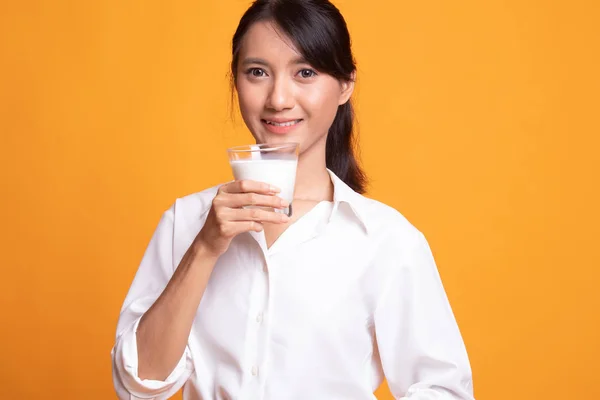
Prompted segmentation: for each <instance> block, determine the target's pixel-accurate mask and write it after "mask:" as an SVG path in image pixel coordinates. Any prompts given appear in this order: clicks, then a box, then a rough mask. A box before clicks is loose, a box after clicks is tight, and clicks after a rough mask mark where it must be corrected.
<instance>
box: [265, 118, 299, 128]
mask: <svg viewBox="0 0 600 400" xmlns="http://www.w3.org/2000/svg"><path fill="white" fill-rule="evenodd" d="M301 121H302V120H301V119H296V120H292V121H286V122H275V121H269V120H266V119H263V122H264V123H266V124H267V125H273V126H293V125H296V124H298V123H300V122H301Z"/></svg>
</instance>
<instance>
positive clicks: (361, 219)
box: [327, 168, 369, 233]
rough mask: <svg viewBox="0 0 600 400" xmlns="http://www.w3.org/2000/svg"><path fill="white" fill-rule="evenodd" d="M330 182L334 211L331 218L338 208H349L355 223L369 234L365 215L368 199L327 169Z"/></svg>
mask: <svg viewBox="0 0 600 400" xmlns="http://www.w3.org/2000/svg"><path fill="white" fill-rule="evenodd" d="M327 172H329V176H330V177H331V182H332V183H333V203H334V209H333V212H332V213H331V217H330V220H331V218H334V217H335V215H336V214H337V213H338V212H339V211H340V210H339V207H340V206H341V205H342V204H344V205H346V206H347V207H349V208H350V211H351V212H352V213H353V214H354V217H355V218H356V220H357V222H358V223H359V224H360V225H361V226H362V227H363V229H364V230H365V232H366V233H369V224H368V219H367V218H366V215H367V207H368V203H369V199H367V198H366V197H364V196H362V195H361V194H360V193H357V192H355V191H354V190H353V189H352V188H351V187H350V186H348V185H347V184H346V183H345V182H344V181H342V180H341V179H340V178H338V177H337V175H336V174H335V173H334V172H333V171H331V170H330V169H329V168H327Z"/></svg>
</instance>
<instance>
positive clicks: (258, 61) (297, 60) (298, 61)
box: [242, 57, 310, 67]
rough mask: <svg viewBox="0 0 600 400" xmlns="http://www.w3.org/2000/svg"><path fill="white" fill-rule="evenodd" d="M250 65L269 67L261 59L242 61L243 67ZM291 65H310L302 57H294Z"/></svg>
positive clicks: (251, 58) (253, 58)
mask: <svg viewBox="0 0 600 400" xmlns="http://www.w3.org/2000/svg"><path fill="white" fill-rule="evenodd" d="M250 64H255V65H262V66H265V67H268V66H269V63H268V62H266V61H265V60H263V59H262V58H256V57H248V58H245V59H244V60H243V61H242V65H243V66H246V65H250ZM291 64H294V65H298V64H310V63H309V62H308V61H306V58H304V57H296V58H294V59H293V60H292V62H291Z"/></svg>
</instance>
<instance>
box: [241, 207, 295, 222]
mask: <svg viewBox="0 0 600 400" xmlns="http://www.w3.org/2000/svg"><path fill="white" fill-rule="evenodd" d="M231 217H232V219H233V220H234V221H257V222H261V223H265V222H270V223H273V224H283V223H286V222H289V221H290V217H288V216H287V215H285V214H280V213H276V212H273V211H267V210H261V209H259V208H252V209H243V210H235V212H234V213H232V214H231Z"/></svg>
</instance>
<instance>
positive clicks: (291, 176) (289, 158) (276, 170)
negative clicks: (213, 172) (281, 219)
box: [227, 143, 299, 216]
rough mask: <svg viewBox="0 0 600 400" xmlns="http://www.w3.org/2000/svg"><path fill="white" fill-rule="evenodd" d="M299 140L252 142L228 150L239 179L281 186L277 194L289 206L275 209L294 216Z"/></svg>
mask: <svg viewBox="0 0 600 400" xmlns="http://www.w3.org/2000/svg"><path fill="white" fill-rule="evenodd" d="M298 148H299V145H298V143H281V144H273V145H269V144H250V145H245V146H237V147H231V148H229V149H227V154H228V155H229V164H230V165H231V169H232V171H233V176H234V177H235V179H236V180H242V179H249V180H253V181H258V182H265V183H268V184H270V185H273V186H277V187H278V188H279V189H281V192H280V193H278V194H277V195H278V196H279V197H281V198H283V199H284V200H286V201H287V202H288V203H289V204H290V206H289V207H288V208H287V209H284V210H279V209H276V210H275V211H276V212H282V213H286V214H287V215H288V216H291V215H292V200H293V199H294V186H295V184H296V169H297V167H298Z"/></svg>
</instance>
